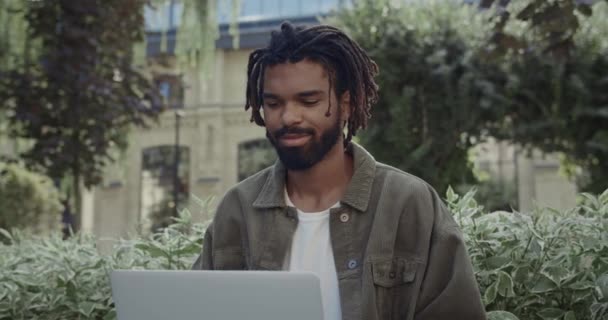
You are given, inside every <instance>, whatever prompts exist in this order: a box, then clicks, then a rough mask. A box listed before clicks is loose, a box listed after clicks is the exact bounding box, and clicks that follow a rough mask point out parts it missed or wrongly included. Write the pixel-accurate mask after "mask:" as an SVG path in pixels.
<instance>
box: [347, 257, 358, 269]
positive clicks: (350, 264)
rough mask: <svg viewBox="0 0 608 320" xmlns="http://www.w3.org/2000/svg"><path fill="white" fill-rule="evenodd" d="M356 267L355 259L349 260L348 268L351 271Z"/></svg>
mask: <svg viewBox="0 0 608 320" xmlns="http://www.w3.org/2000/svg"><path fill="white" fill-rule="evenodd" d="M356 267H357V260H355V259H350V260H349V261H348V268H349V269H351V270H352V269H354V268H356Z"/></svg>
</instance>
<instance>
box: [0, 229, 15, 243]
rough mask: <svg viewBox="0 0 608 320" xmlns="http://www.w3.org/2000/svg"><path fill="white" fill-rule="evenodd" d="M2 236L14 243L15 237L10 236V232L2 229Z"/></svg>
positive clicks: (0, 232)
mask: <svg viewBox="0 0 608 320" xmlns="http://www.w3.org/2000/svg"><path fill="white" fill-rule="evenodd" d="M0 234H1V235H3V236H4V237H5V238H7V239H8V240H10V241H11V242H12V241H13V236H12V235H11V234H10V232H8V231H6V230H4V229H2V228H0Z"/></svg>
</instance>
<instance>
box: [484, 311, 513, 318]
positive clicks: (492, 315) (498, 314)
mask: <svg viewBox="0 0 608 320" xmlns="http://www.w3.org/2000/svg"><path fill="white" fill-rule="evenodd" d="M487 317H488V320H519V318H518V317H516V316H515V315H514V314H512V313H511V312H507V311H490V312H488V313H487Z"/></svg>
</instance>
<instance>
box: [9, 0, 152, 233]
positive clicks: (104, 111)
mask: <svg viewBox="0 0 608 320" xmlns="http://www.w3.org/2000/svg"><path fill="white" fill-rule="evenodd" d="M144 4H145V1H143V0H128V1H123V0H112V1H106V0H103V1H102V0H87V1H70V0H61V1H31V2H27V5H26V6H24V7H23V10H25V11H23V12H20V13H23V14H24V17H25V21H26V23H27V28H26V37H27V41H26V43H27V42H28V41H31V42H37V43H39V44H40V45H39V51H38V52H37V54H36V55H35V56H32V59H31V60H28V59H21V60H18V61H17V63H16V64H13V65H12V67H11V68H9V69H8V70H7V69H5V70H0V71H2V72H3V79H4V81H2V88H1V90H0V98H1V101H2V102H3V103H2V107H3V108H4V109H5V110H8V112H9V121H10V123H11V128H12V132H11V134H12V136H13V137H15V138H23V139H27V140H29V141H31V142H32V147H31V148H30V149H28V150H26V151H25V152H24V153H23V154H22V157H23V159H25V161H26V162H27V163H28V164H29V165H31V166H33V167H40V168H44V169H45V170H46V172H47V173H48V175H49V176H50V177H52V178H53V179H56V180H60V179H61V178H63V177H65V176H71V177H73V179H74V188H73V189H74V191H75V193H76V202H77V203H76V208H77V210H79V208H80V205H79V203H78V201H79V198H80V197H79V196H78V192H79V189H80V185H81V183H83V184H84V185H85V186H87V187H91V186H93V185H96V184H97V183H99V182H100V179H101V175H102V168H103V166H104V165H105V164H106V163H108V162H110V161H113V159H112V157H111V154H112V150H113V149H115V148H121V147H124V146H125V145H126V142H127V141H126V132H127V129H128V128H129V126H130V125H137V126H144V125H146V123H147V122H148V121H149V120H150V119H155V117H156V115H157V114H158V113H159V112H160V111H161V109H160V107H159V106H160V96H159V94H158V92H157V89H156V88H155V87H154V85H153V84H152V82H151V81H149V79H148V78H147V77H146V76H145V75H144V74H143V72H142V71H141V70H138V69H136V68H135V67H134V66H133V64H132V61H133V50H132V48H133V46H134V43H136V42H138V41H142V40H143V26H144V21H143V12H142V11H143V6H144ZM26 57H27V56H26ZM13 58H14V57H13ZM76 225H78V223H76Z"/></svg>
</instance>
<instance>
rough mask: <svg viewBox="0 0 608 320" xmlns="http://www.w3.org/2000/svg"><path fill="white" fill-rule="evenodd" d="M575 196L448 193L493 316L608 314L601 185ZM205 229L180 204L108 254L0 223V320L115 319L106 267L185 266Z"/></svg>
mask: <svg viewBox="0 0 608 320" xmlns="http://www.w3.org/2000/svg"><path fill="white" fill-rule="evenodd" d="M582 199H583V200H582V201H581V204H580V205H579V206H577V207H576V208H574V209H572V210H569V211H566V212H557V211H555V210H552V209H548V208H543V209H537V210H535V211H534V212H532V213H530V214H525V213H519V212H504V211H499V212H493V213H486V212H485V210H484V209H483V208H482V207H480V206H479V205H477V203H476V201H475V200H474V193H473V192H469V193H467V194H465V195H464V196H459V195H456V194H455V193H454V192H452V191H451V189H450V190H448V195H447V200H448V204H449V206H450V208H451V209H452V211H453V212H454V215H455V218H456V220H457V222H458V223H459V224H460V225H461V227H462V230H463V232H464V236H465V240H466V243H467V246H468V249H469V253H470V255H471V258H472V261H473V264H474V266H475V271H476V275H477V280H478V281H479V284H480V286H481V293H482V295H483V299H484V302H485V304H486V308H487V310H488V311H489V313H488V315H489V318H490V319H526V320H535V319H564V320H570V319H591V320H605V319H608V232H606V230H608V190H607V191H606V192H604V194H602V195H601V196H599V197H595V196H592V195H589V194H583V195H582ZM206 205H208V202H207V203H206ZM205 228H206V225H205V224H200V223H192V222H191V215H190V213H189V212H188V211H187V210H185V211H183V212H182V214H181V216H180V218H179V219H177V221H176V222H175V223H174V224H173V225H171V226H169V227H168V228H166V229H164V230H162V231H159V232H157V233H154V234H152V235H150V236H147V237H141V236H140V237H136V238H135V239H133V240H120V241H118V243H117V244H116V245H115V246H114V249H113V250H112V252H111V253H110V254H108V255H104V254H100V253H99V251H98V249H97V247H96V239H95V238H94V237H91V236H84V235H77V236H74V237H72V238H70V239H68V240H65V241H63V240H61V236H60V235H54V236H51V237H39V236H30V235H27V234H25V233H23V232H19V231H13V232H12V233H11V234H9V233H8V232H6V231H4V230H1V229H0V233H1V234H2V235H0V237H3V238H6V239H8V240H9V241H10V244H9V245H1V244H0V320H8V319H11V320H12V319H45V320H46V319H49V320H53V319H101V320H111V319H115V318H116V314H115V311H114V305H113V303H112V300H111V290H110V283H109V273H110V271H111V270H112V269H188V268H190V266H191V265H192V263H193V262H194V261H195V259H196V257H197V255H198V254H199V252H200V250H201V247H202V241H203V233H204V230H205Z"/></svg>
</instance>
